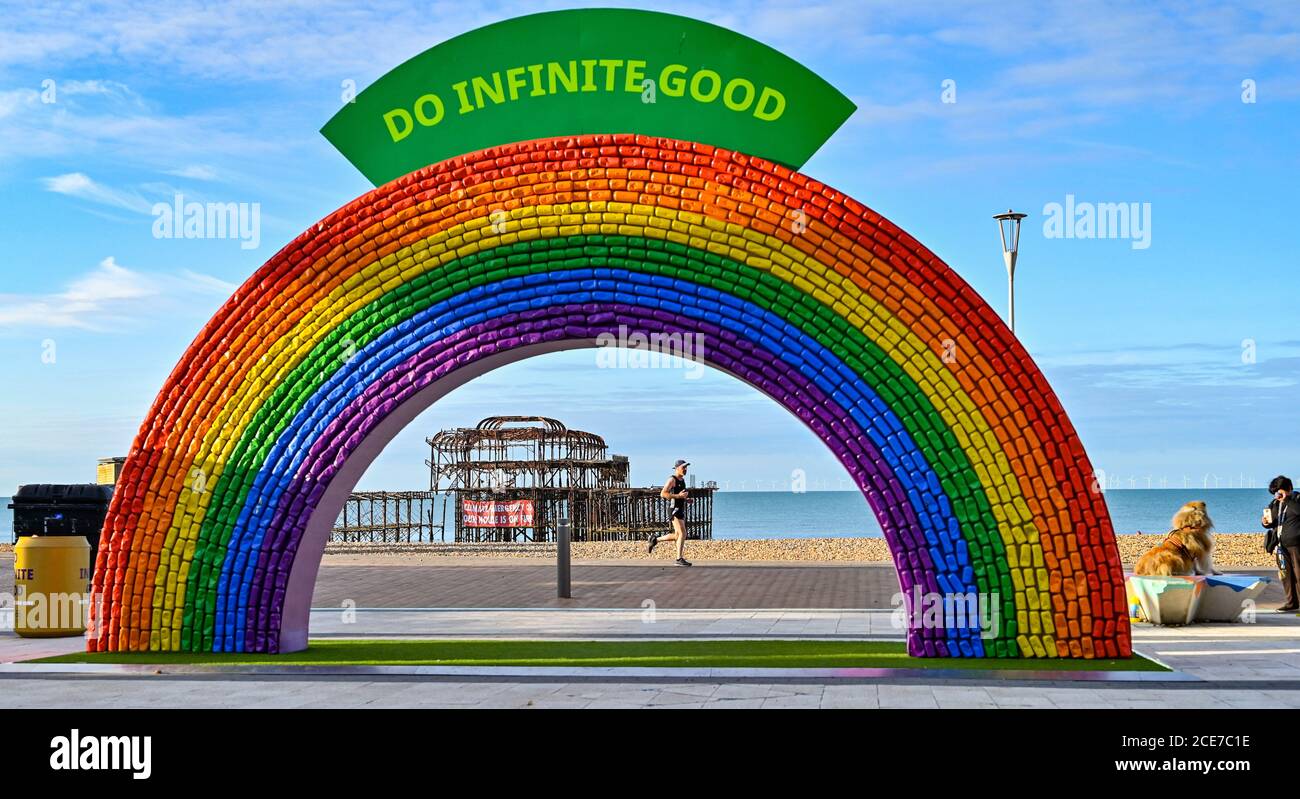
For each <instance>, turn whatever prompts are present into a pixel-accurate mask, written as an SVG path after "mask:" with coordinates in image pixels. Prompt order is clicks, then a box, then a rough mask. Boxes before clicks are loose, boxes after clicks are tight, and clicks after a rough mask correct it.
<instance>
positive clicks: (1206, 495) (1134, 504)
mask: <svg viewBox="0 0 1300 799" xmlns="http://www.w3.org/2000/svg"><path fill="white" fill-rule="evenodd" d="M1197 499H1200V500H1204V501H1205V503H1206V505H1207V507H1208V510H1209V512H1210V517H1211V518H1212V519H1214V526H1215V529H1216V530H1218V531H1219V532H1222V533H1256V532H1257V533H1261V534H1262V532H1263V531H1262V529H1261V528H1260V526H1259V516H1260V511H1262V510H1263V508H1264V506H1265V505H1267V504H1268V500H1269V496H1268V492H1267V491H1265V490H1264V489H1262V488H1210V489H1196V488H1147V489H1111V490H1109V491H1107V492H1106V504H1107V506H1108V507H1109V508H1110V516H1111V521H1112V523H1113V524H1114V526H1115V531H1116V532H1118V533H1163V532H1166V531H1168V529H1169V519H1170V517H1171V516H1173V515H1174V512H1175V511H1176V510H1178V508H1179V507H1181V506H1182V505H1183V503H1185V502H1189V501H1191V500H1197ZM9 502H10V500H9V498H8V497H0V540H4V541H12V540H13V524H12V519H13V516H12V514H13V511H11V510H9V508H8V505H9ZM881 535H882V532H881V529H880V525H879V524H878V523H877V522H876V519H875V517H874V516H873V515H872V513H871V508H870V507H869V506H868V505H867V501H866V499H864V498H863V496H862V495H861V494H859V493H858V492H856V491H809V492H807V493H803V494H795V493H791V492H789V491H719V492H718V493H716V494H714V497H713V537H714V538H718V539H743V538H852V537H855V536H860V537H867V538H877V537H880V536H881Z"/></svg>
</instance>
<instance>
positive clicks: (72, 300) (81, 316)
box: [0, 255, 236, 330]
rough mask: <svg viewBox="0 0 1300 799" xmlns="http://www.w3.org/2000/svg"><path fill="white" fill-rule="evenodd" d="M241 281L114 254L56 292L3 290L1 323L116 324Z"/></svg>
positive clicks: (82, 326)
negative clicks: (132, 263) (134, 262)
mask: <svg viewBox="0 0 1300 799" xmlns="http://www.w3.org/2000/svg"><path fill="white" fill-rule="evenodd" d="M235 288H236V286H234V285H232V284H230V283H227V282H225V281H222V280H219V279H217V278H215V277H212V276H210V275H204V274H200V273H197V272H192V271H190V270H188V269H187V270H182V271H181V272H180V273H179V274H178V275H177V276H170V275H165V274H160V273H156V272H149V273H147V272H138V271H136V270H133V269H128V268H127V267H124V266H121V265H120V264H118V263H117V261H116V259H115V258H114V257H113V256H111V255H110V256H109V257H107V258H105V259H104V260H102V261H100V262H99V265H98V266H97V267H96V268H95V269H93V270H91V271H89V272H87V273H85V274H83V275H80V276H78V277H76V278H74V279H73V280H71V281H70V282H69V283H68V284H67V286H65V288H64V289H63V291H60V292H58V293H55V294H0V329H38V330H40V329H50V328H79V329H82V330H111V329H115V328H118V327H120V326H121V325H122V324H124V323H128V322H132V321H138V320H140V319H141V318H144V317H147V316H148V315H150V314H153V313H157V312H158V311H160V310H164V309H168V308H170V307H174V306H172V305H171V304H170V301H174V300H179V299H185V298H193V297H194V296H195V295H208V296H217V297H222V296H226V295H228V294H230V293H231V292H233V291H234V290H235Z"/></svg>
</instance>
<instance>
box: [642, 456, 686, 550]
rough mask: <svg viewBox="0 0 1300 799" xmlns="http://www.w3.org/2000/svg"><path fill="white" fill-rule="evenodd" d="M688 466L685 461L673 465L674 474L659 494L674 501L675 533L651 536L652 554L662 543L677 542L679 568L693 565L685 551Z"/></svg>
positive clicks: (652, 534)
mask: <svg viewBox="0 0 1300 799" xmlns="http://www.w3.org/2000/svg"><path fill="white" fill-rule="evenodd" d="M688 466H690V464H689V463H687V462H686V461H684V460H679V461H677V463H675V464H673V473H672V474H670V475H668V480H667V481H666V482H665V483H664V487H663V490H662V491H660V492H659V496H661V497H663V498H664V499H671V500H672V501H673V510H672V514H671V516H670V517H669V518H671V519H672V524H673V531H672V532H671V533H669V534H668V535H659V534H658V533H651V534H650V547H649V551H650V552H654V551H655V546H656V545H657V544H658V543H659V542H660V541H676V542H677V560H676V561H674V562H675V563H676V564H677V565H678V566H689V565H691V562H690V561H689V560H687V559H686V557H685V552H684V551H683V550H684V549H685V547H686V500H687V498H689V496H690V493H689V492H688V491H687V490H686V467H688Z"/></svg>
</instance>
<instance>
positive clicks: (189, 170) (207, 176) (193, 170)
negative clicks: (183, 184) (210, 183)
mask: <svg viewBox="0 0 1300 799" xmlns="http://www.w3.org/2000/svg"><path fill="white" fill-rule="evenodd" d="M167 174H168V175H175V176H176V177H178V178H189V179H190V180H216V179H217V171H216V170H215V169H213V168H212V167H210V166H204V165H203V164H190V165H189V166H184V167H181V168H180V169H169V170H167Z"/></svg>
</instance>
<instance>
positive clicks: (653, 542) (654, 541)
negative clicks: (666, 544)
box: [646, 533, 659, 554]
mask: <svg viewBox="0 0 1300 799" xmlns="http://www.w3.org/2000/svg"><path fill="white" fill-rule="evenodd" d="M658 543H659V534H658V533H651V534H650V548H649V549H647V550H646V554H649V553H651V552H654V551H655V545H656V544H658Z"/></svg>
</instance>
